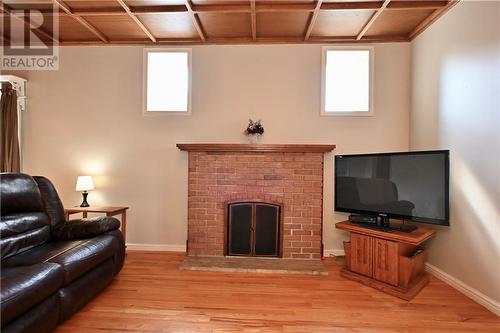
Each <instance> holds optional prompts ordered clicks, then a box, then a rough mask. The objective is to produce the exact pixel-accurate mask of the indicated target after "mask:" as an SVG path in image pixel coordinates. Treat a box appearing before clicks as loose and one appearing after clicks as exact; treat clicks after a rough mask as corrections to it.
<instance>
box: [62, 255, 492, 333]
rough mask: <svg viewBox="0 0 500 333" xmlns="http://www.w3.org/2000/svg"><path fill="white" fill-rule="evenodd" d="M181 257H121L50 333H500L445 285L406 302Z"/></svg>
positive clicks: (352, 285)
mask: <svg viewBox="0 0 500 333" xmlns="http://www.w3.org/2000/svg"><path fill="white" fill-rule="evenodd" d="M183 258H184V254H177V253H152V252H128V254H127V258H126V262H125V266H124V268H123V270H122V272H121V273H120V274H119V275H118V277H117V278H116V280H115V281H114V282H113V284H112V285H111V286H110V287H109V288H108V289H106V291H104V292H103V293H102V294H101V295H99V296H98V297H97V298H96V299H94V300H93V301H92V302H90V303H89V304H88V305H87V306H86V307H85V308H84V309H82V310H81V311H80V312H78V313H77V314H75V315H74V316H73V317H72V318H71V319H69V320H68V321H67V322H65V323H64V324H63V325H61V326H59V328H58V329H57V330H56V332H59V333H63V332H68V333H69V332H71V333H75V332H86V333H87V332H101V333H102V332H176V333H178V332H186V333H197V332H217V333H228V332H249V333H257V332H266V333H267V332H273V333H274V332H285V333H298V332H306V333H325V332H500V318H499V317H497V316H496V315H494V314H493V313H491V312H489V311H488V310H486V309H485V308H483V307H481V306H480V305H478V304H476V303H475V302H473V301H472V300H470V299H469V298H467V297H465V296H464V295H462V294H461V293H459V292H458V291H456V290H455V289H453V288H451V287H450V286H448V285H446V284H445V283H443V282H441V281H439V280H437V279H435V278H431V282H430V284H429V285H428V286H427V287H426V288H425V289H424V290H423V291H422V292H421V293H420V294H419V295H418V296H417V297H416V298H415V299H414V300H413V301H411V302H406V301H403V300H400V299H398V298H395V297H392V296H389V295H387V294H384V293H382V292H379V291H377V290H374V289H371V288H369V287H365V286H363V285H360V284H358V283H356V282H353V281H350V280H347V279H344V278H342V277H341V276H340V275H339V271H340V268H341V267H342V260H341V259H326V260H325V266H326V267H327V269H328V271H329V275H328V276H306V275H304V276H300V275H279V274H264V273H261V274H259V273H221V272H200V271H181V270H179V269H178V266H179V264H180V263H181V262H182V260H183Z"/></svg>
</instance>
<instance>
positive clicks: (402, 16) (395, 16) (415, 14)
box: [365, 9, 434, 36]
mask: <svg viewBox="0 0 500 333" xmlns="http://www.w3.org/2000/svg"><path fill="white" fill-rule="evenodd" d="M433 11H434V10H433V9H411V10H395V9H394V10H388V9H386V10H384V11H383V12H382V14H380V15H379V17H378V18H377V19H376V20H375V22H374V23H373V24H372V26H371V27H370V29H368V31H367V32H366V34H365V36H381V35H384V36H401V35H407V34H409V33H410V32H411V31H413V29H415V28H416V27H417V26H418V25H419V23H420V22H422V21H423V20H425V19H426V18H427V17H428V16H429V15H430V14H432V12H433Z"/></svg>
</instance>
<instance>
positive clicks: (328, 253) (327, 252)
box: [323, 249, 345, 257]
mask: <svg viewBox="0 0 500 333" xmlns="http://www.w3.org/2000/svg"><path fill="white" fill-rule="evenodd" d="M342 256H345V252H344V250H334V249H324V250H323V257H342Z"/></svg>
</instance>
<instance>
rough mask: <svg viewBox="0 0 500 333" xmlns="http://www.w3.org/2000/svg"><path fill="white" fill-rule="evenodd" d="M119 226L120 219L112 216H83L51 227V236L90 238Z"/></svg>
mask: <svg viewBox="0 0 500 333" xmlns="http://www.w3.org/2000/svg"><path fill="white" fill-rule="evenodd" d="M119 228H120V221H119V220H117V219H116V218H114V217H108V216H100V217H93V218H84V219H80V220H71V221H68V222H64V223H59V224H58V225H56V226H54V227H52V237H53V238H55V239H60V240H69V239H82V238H91V237H95V236H99V235H102V234H104V233H106V232H108V231H113V230H117V229H119Z"/></svg>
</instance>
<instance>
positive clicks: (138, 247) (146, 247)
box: [127, 243, 186, 252]
mask: <svg viewBox="0 0 500 333" xmlns="http://www.w3.org/2000/svg"><path fill="white" fill-rule="evenodd" d="M127 250H132V251H134V250H135V251H159V252H186V245H166V244H138V243H127Z"/></svg>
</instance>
